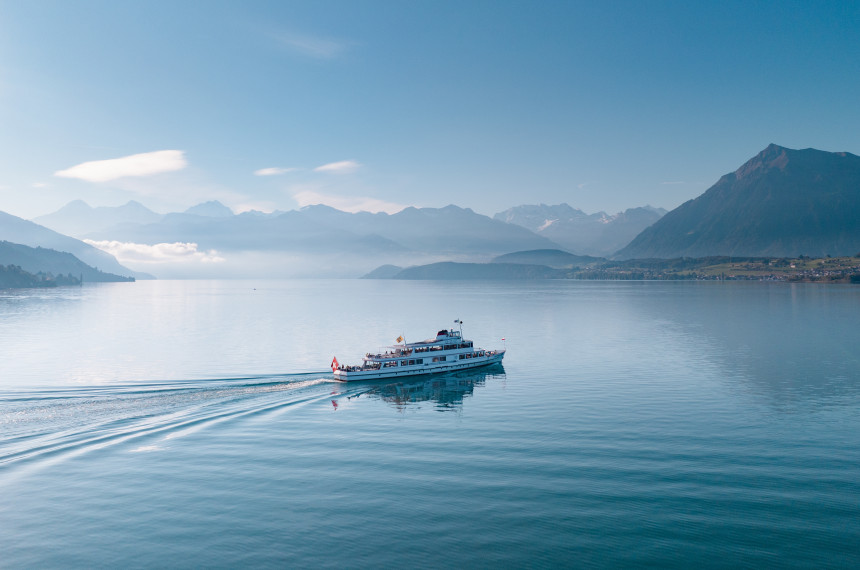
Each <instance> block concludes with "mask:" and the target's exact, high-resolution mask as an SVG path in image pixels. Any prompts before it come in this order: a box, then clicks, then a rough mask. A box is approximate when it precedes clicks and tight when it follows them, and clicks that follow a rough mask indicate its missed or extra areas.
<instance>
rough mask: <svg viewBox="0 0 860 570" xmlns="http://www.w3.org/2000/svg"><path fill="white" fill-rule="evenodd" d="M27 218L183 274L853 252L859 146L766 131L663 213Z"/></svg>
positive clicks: (548, 208)
mask: <svg viewBox="0 0 860 570" xmlns="http://www.w3.org/2000/svg"><path fill="white" fill-rule="evenodd" d="M37 220H38V221H39V222H41V223H43V224H45V225H48V226H50V227H52V228H54V229H56V230H58V231H60V230H62V231H65V232H68V233H72V234H74V235H75V236H76V237H80V238H85V239H88V240H92V241H91V243H96V244H97V245H99V246H101V247H105V248H106V249H109V250H110V251H116V252H117V255H124V256H125V257H122V259H128V260H129V262H132V260H133V262H135V263H139V264H140V265H137V266H136V267H140V266H145V267H147V268H151V269H149V270H151V271H152V272H154V273H157V274H159V275H160V276H163V277H181V278H193V277H227V276H263V277H303V276H308V277H310V276H315V277H352V276H358V275H363V274H366V273H367V272H368V271H369V270H370V269H372V268H373V267H379V266H380V265H389V266H392V267H395V268H396V267H407V266H415V265H422V264H423V265H428V264H433V263H439V262H470V263H475V262H479V263H482V262H487V261H490V260H492V259H493V258H496V257H499V256H504V255H506V254H511V252H520V253H516V254H511V257H509V258H504V257H502V258H500V259H498V260H497V261H496V263H500V264H501V263H514V264H527V265H528V264H537V265H545V266H547V267H553V268H570V267H577V266H582V265H583V264H587V263H590V262H591V261H592V260H594V259H595V258H600V257H605V258H615V259H631V258H640V259H641V258H677V257H706V256H718V255H728V256H747V257H755V256H778V257H791V256H798V255H801V254H803V255H811V256H824V255H828V254H830V255H834V256H838V255H853V254H855V253H857V252H858V251H860V157H857V156H855V155H853V154H850V153H845V152H841V153H831V152H824V151H820V150H815V149H805V150H791V149H787V148H784V147H780V146H777V145H770V146H768V147H767V148H766V149H764V150H763V151H762V152H760V153H759V154H758V155H756V156H755V157H753V158H752V159H750V160H749V161H747V162H746V163H745V164H744V165H742V166H741V167H740V168H739V169H738V170H736V171H735V172H734V173H731V174H727V175H725V176H723V177H722V178H720V180H719V181H718V182H717V183H716V184H714V185H713V186H712V187H711V188H710V189H708V190H707V191H706V192H705V193H704V194H702V195H701V196H699V197H698V198H696V199H694V200H690V201H688V202H686V203H684V204H682V205H681V206H679V207H678V208H676V209H674V210H672V211H671V212H669V213H666V212H665V210H663V209H661V208H653V207H650V206H643V207H639V208H630V209H628V210H625V211H624V212H620V213H618V214H615V215H612V216H610V215H608V214H606V213H605V212H598V213H596V214H586V213H584V212H583V211H581V210H578V209H575V208H572V207H571V206H570V205H568V204H558V205H546V204H537V205H534V204H532V205H529V204H524V205H520V206H516V207H513V208H510V209H508V210H505V211H504V212H500V213H498V214H496V215H495V216H493V217H492V218H491V217H488V216H484V215H481V214H478V213H476V212H474V211H472V210H471V209H468V208H461V207H458V206H455V205H449V206H445V207H443V208H415V207H409V208H405V209H404V210H401V211H400V212H397V213H395V214H387V213H368V212H358V213H349V212H343V211H340V210H336V209H334V208H331V207H328V206H323V205H315V206H307V207H304V208H302V209H300V210H291V211H287V212H272V213H263V212H255V211H251V212H243V213H240V214H235V213H234V212H233V211H232V210H230V208H228V207H226V206H224V205H223V204H221V203H220V202H217V201H211V202H206V203H203V204H198V205H197V206H194V207H192V208H189V209H187V210H185V211H184V212H176V213H169V214H158V213H156V212H153V211H151V210H149V209H148V208H146V207H145V206H143V205H142V204H140V203H138V202H133V201H132V202H129V203H127V204H125V205H123V206H118V207H114V208H106V207H98V208H91V207H90V206H88V205H87V204H85V203H83V202H81V201H75V202H71V203H69V204H67V205H66V206H64V207H63V208H61V209H60V210H58V211H57V212H54V213H53V214H49V215H47V216H41V217H39V218H37ZM0 239H2V240H7V241H10V242H14V243H21V244H25V245H29V246H32V247H36V246H41V247H43V248H51V249H56V250H58V251H67V252H70V253H72V254H74V255H75V256H77V257H78V258H80V259H81V260H82V261H84V262H85V263H87V264H89V265H92V266H96V267H98V268H100V269H102V270H105V271H108V272H110V273H115V274H119V275H132V276H135V277H144V276H143V275H141V274H139V273H138V274H136V273H134V272H132V271H130V270H128V269H126V268H124V267H122V266H120V265H119V264H118V263H117V261H116V260H115V259H114V258H113V257H111V256H110V255H108V254H106V253H104V252H103V251H100V250H97V249H95V248H94V247H91V246H90V245H88V244H87V243H83V242H81V241H79V240H77V239H73V238H70V237H67V236H64V235H61V234H60V233H57V232H55V231H51V230H49V229H47V228H45V227H42V226H40V225H37V224H35V223H33V222H28V221H26V220H22V219H20V218H16V217H14V216H10V215H8V214H3V213H0ZM127 252H131V253H127ZM521 252H526V253H525V254H524V253H521ZM541 252H543V253H541ZM613 254H614V255H613ZM535 260H537V261H535ZM442 269H444V268H442ZM482 271H490V272H493V271H499V270H498V269H484V270H482ZM512 271H514V272H517V271H519V272H521V271H522V270H521V269H516V270H512ZM383 272H385V271H384V270H383Z"/></svg>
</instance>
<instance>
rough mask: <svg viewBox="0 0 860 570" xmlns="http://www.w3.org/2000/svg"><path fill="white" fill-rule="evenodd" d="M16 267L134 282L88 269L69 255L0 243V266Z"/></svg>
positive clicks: (93, 278) (73, 275)
mask: <svg viewBox="0 0 860 570" xmlns="http://www.w3.org/2000/svg"><path fill="white" fill-rule="evenodd" d="M9 265H12V266H17V267H20V268H21V269H23V270H24V271H26V272H28V273H44V274H51V275H54V276H57V275H71V276H72V277H73V278H74V279H75V280H78V279H80V278H83V280H84V281H98V282H105V281H134V278H132V277H124V276H120V275H114V274H112V273H105V272H103V271H99V270H98V269H95V268H93V267H90V266H89V265H87V264H86V263H84V262H83V261H81V260H80V259H78V258H77V257H75V256H74V255H72V254H71V253H67V252H64V251H57V250H54V249H45V248H42V247H29V246H26V245H21V244H18V243H10V242H8V241H0V266H9Z"/></svg>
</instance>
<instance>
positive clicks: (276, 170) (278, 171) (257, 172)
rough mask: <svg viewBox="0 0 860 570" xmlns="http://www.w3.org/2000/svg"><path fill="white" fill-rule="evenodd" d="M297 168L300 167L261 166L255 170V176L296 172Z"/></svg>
mask: <svg viewBox="0 0 860 570" xmlns="http://www.w3.org/2000/svg"><path fill="white" fill-rule="evenodd" d="M296 170H298V168H278V167H273V168H261V169H260V170H255V171H254V176H277V175H279V174H286V173H287V172H295V171H296Z"/></svg>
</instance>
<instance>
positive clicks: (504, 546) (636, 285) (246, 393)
mask: <svg viewBox="0 0 860 570" xmlns="http://www.w3.org/2000/svg"><path fill="white" fill-rule="evenodd" d="M455 318H462V319H463V320H464V321H465V326H464V333H465V336H466V337H467V338H471V339H473V340H474V341H475V342H476V344H477V345H479V346H481V347H484V348H495V347H501V346H503V345H506V347H507V349H508V353H507V355H506V358H505V362H504V367H503V368H502V367H495V368H487V369H484V370H482V371H480V372H472V373H459V374H451V375H443V376H437V377H428V378H424V379H421V380H416V381H414V382H397V383H393V382H387V381H378V382H365V383H349V384H342V383H336V382H333V381H332V379H331V373H330V371H329V370H328V368H327V367H328V363H329V362H331V359H332V356H337V357H338V360H339V361H340V362H341V363H352V362H357V361H358V360H359V358H360V356H361V355H362V354H364V353H365V352H367V351H368V350H372V349H374V350H375V349H376V348H378V347H380V346H384V345H387V344H393V343H394V339H395V338H396V337H397V336H399V335H401V334H403V335H405V337H406V339H407V340H408V341H413V340H421V339H423V338H427V337H430V336H433V335H434V334H435V332H436V330H438V329H440V328H443V327H453V326H454V324H453V320H454V319H455ZM858 322H860V287H857V286H848V285H829V286H821V285H816V284H796V285H789V284H765V283H685V282H678V283H671V282H651V283H648V282H569V281H561V282H534V283H498V282H495V283H484V282H481V283H476V282H466V283H458V282H398V281H360V280H331V281H254V282H251V281H153V282H138V283H134V284H103V285H95V284H94V285H89V286H85V287H82V288H66V289H56V290H45V291H39V290H33V291H14V292H11V291H0V489H2V493H0V567H58V566H59V567H120V566H128V567H237V566H260V567H374V568H375V567H407V568H408V567H420V568H440V567H458V568H463V567H487V568H490V567H493V568H496V567H575V568H579V567H615V566H628V567H633V566H635V567H639V566H657V567H678V568H690V567H737V566H739V565H743V566H748V567H779V568H784V567H823V566H829V567H857V566H858V565H860V548H858V545H860V350H858V347H860V332H858ZM502 337H505V338H506V341H504V342H503V341H502V340H501V339H502Z"/></svg>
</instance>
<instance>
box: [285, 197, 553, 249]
mask: <svg viewBox="0 0 860 570" xmlns="http://www.w3.org/2000/svg"><path fill="white" fill-rule="evenodd" d="M301 212H302V213H303V214H304V215H306V216H307V217H308V218H310V219H313V220H315V221H318V222H320V223H326V224H333V225H336V226H337V227H341V228H345V229H349V230H351V231H353V232H355V233H359V234H368V233H375V234H378V235H380V236H382V237H384V238H387V239H389V240H392V241H395V242H397V243H399V244H401V245H403V246H405V247H406V248H408V249H410V250H412V251H419V252H425V253H434V254H481V255H487V254H489V255H494V254H500V253H506V252H509V251H516V250H523V249H538V248H554V247H557V246H558V244H556V243H553V242H552V241H550V240H549V239H547V238H545V237H541V236H538V235H535V234H534V233H533V232H531V231H528V230H526V229H524V228H520V227H517V226H513V225H511V224H505V223H503V222H500V221H498V220H494V219H492V218H489V217H487V216H483V215H481V214H477V213H475V212H473V211H472V210H471V209H469V208H460V207H458V206H454V205H449V206H445V207H444V208H411V207H410V208H406V209H404V210H401V211H400V212H397V213H396V214H385V213H378V214H370V213H367V212H359V213H357V214H350V213H346V212H341V211H339V210H335V209H334V208H330V207H328V206H309V207H307V208H303V209H302V211H301Z"/></svg>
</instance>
